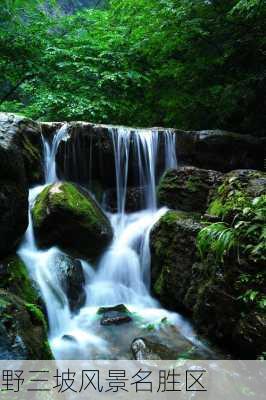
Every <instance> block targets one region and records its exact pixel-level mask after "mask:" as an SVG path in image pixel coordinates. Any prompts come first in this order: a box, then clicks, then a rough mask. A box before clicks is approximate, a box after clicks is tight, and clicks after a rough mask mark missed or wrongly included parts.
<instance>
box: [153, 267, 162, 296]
mask: <svg viewBox="0 0 266 400" xmlns="http://www.w3.org/2000/svg"><path fill="white" fill-rule="evenodd" d="M163 286H164V279H163V270H162V271H161V273H160V275H159V278H158V279H157V280H156V282H155V284H154V293H155V294H157V295H158V296H161V295H162V292H163Z"/></svg>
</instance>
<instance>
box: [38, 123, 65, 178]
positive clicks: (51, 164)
mask: <svg viewBox="0 0 266 400" xmlns="http://www.w3.org/2000/svg"><path fill="white" fill-rule="evenodd" d="M67 128H68V126H67V124H64V125H63V126H62V127H61V128H60V129H59V130H58V132H57V133H56V134H55V135H54V137H53V141H52V145H50V143H49V141H48V140H45V139H44V138H43V137H42V140H43V149H44V177H45V183H54V182H56V181H57V180H58V178H57V174H56V160H55V157H56V153H57V150H58V146H59V144H60V142H61V141H62V140H63V139H64V138H65V137H66V136H67Z"/></svg>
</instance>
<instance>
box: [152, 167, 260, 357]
mask: <svg viewBox="0 0 266 400" xmlns="http://www.w3.org/2000/svg"><path fill="white" fill-rule="evenodd" d="M170 193H171V191H170ZM206 206H207V205H206ZM176 207H178V203H177V204H176ZM205 211H206V214H204V215H203V216H202V218H201V222H200V224H198V223H197V228H196V229H195V227H196V225H195V224H196V221H195V219H194V218H193V216H192V215H191V214H190V219H189V222H188V220H187V218H185V219H184V218H180V212H178V211H169V212H168V213H167V214H165V215H164V216H163V217H162V218H161V219H160V220H159V222H158V223H157V224H156V225H155V226H154V228H153V230H152V232H151V252H152V278H153V288H154V292H155V293H156V294H157V295H158V296H159V298H160V300H161V301H163V302H164V304H167V305H168V306H170V307H171V308H173V309H183V310H184V309H185V310H187V311H188V312H189V313H190V315H191V316H192V318H193V320H194V322H195V323H196V324H197V325H198V327H199V329H200V330H201V331H202V332H203V333H205V334H206V335H208V337H212V338H213V339H214V338H215V339H216V340H218V341H219V342H220V343H221V344H223V345H226V346H227V347H231V348H232V350H233V351H234V352H235V353H237V354H238V355H241V357H243V353H244V354H245V357H251V358H253V357H260V356H261V355H262V354H263V352H265V339H264V338H265V334H266V312H265V311H266V290H265V288H266V271H265V254H266V252H265V250H266V240H265V223H266V208H265V174H264V173H263V172H259V171H250V170H241V171H232V172H231V173H229V174H226V175H225V176H224V177H223V179H222V182H220V185H218V186H217V187H216V188H215V190H214V191H213V190H212V194H211V199H210V204H209V207H208V209H206V210H205ZM209 214H211V215H209ZM181 215H182V214H181ZM213 218H216V219H218V221H216V222H214V223H213V222H209V220H211V219H213Z"/></svg>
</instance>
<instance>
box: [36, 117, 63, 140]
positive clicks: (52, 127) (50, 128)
mask: <svg viewBox="0 0 266 400" xmlns="http://www.w3.org/2000/svg"><path fill="white" fill-rule="evenodd" d="M39 125H40V128H41V132H42V135H43V137H44V138H45V139H48V140H49V141H50V142H52V141H53V137H54V135H55V134H56V132H57V131H58V130H59V129H60V128H62V126H63V125H64V122H40V123H39Z"/></svg>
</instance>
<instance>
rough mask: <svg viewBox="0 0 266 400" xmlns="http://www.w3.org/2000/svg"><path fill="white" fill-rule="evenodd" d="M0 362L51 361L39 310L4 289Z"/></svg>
mask: <svg viewBox="0 0 266 400" xmlns="http://www.w3.org/2000/svg"><path fill="white" fill-rule="evenodd" d="M0 332H1V342H0V356H1V359H26V360H27V359H30V360H32V359H37V360H38V359H39V360H49V359H51V358H52V354H51V350H50V347H49V344H48V342H47V325H46V322H45V319H44V316H43V313H42V311H41V310H40V309H39V308H38V307H37V306H36V305H35V304H31V303H27V302H24V301H23V300H22V299H21V298H19V297H17V296H16V295H14V294H11V293H9V292H7V291H5V290H2V289H1V290H0Z"/></svg>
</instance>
